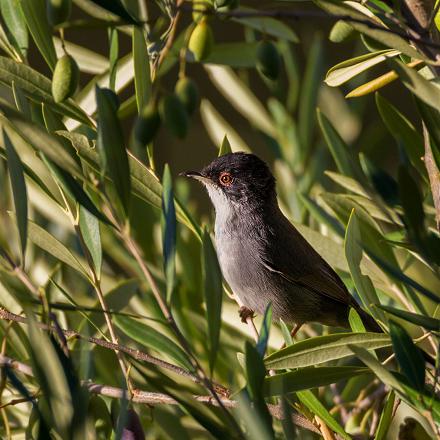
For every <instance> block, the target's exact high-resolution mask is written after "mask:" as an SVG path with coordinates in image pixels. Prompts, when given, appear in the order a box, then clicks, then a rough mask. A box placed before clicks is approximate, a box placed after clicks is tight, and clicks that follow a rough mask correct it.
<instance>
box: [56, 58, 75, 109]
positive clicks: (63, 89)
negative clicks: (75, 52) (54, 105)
mask: <svg viewBox="0 0 440 440" xmlns="http://www.w3.org/2000/svg"><path fill="white" fill-rule="evenodd" d="M78 81H79V68H78V64H76V61H75V60H74V58H73V57H71V56H70V55H64V56H63V57H61V58H60V59H59V60H58V61H57V64H56V66H55V70H54V72H53V77H52V96H53V99H54V101H55V102H63V101H65V100H66V99H67V98H70V97H71V96H72V95H73V94H74V93H75V91H76V89H77V87H78Z"/></svg>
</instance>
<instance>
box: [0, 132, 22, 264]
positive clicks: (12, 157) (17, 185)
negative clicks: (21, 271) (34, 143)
mask: <svg viewBox="0 0 440 440" xmlns="http://www.w3.org/2000/svg"><path fill="white" fill-rule="evenodd" d="M3 142H4V144H5V148H6V156H7V159H8V168H9V177H10V180H11V187H12V195H13V198H14V207H15V214H16V218H17V227H18V233H19V236H20V245H21V262H22V265H23V264H24V260H25V253H26V242H27V230H28V199H27V191H26V183H25V181H24V173H23V165H22V163H21V160H20V157H19V155H18V154H17V152H16V151H15V148H14V146H13V145H12V142H11V140H10V138H9V136H8V134H7V133H6V131H5V130H3Z"/></svg>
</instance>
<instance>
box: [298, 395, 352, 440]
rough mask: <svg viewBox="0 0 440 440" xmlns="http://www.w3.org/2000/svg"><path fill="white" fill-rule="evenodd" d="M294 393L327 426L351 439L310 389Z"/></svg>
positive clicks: (343, 436)
mask: <svg viewBox="0 0 440 440" xmlns="http://www.w3.org/2000/svg"><path fill="white" fill-rule="evenodd" d="M296 395H297V397H298V399H299V401H300V402H301V403H302V404H303V405H305V406H306V407H307V408H308V409H309V410H310V411H311V412H312V413H313V414H315V415H317V416H318V417H319V418H321V419H322V420H323V421H324V422H325V424H326V425H327V426H328V427H329V428H331V429H332V430H333V431H335V432H336V433H338V434H339V435H340V436H341V437H342V438H344V439H346V440H350V439H351V437H350V436H349V435H348V434H347V433H346V432H345V431H344V428H342V426H341V425H340V424H339V423H338V422H337V421H336V420H335V418H334V417H333V416H332V415H331V414H330V413H329V412H328V411H327V408H326V407H325V406H324V405H323V404H322V403H321V402H320V401H319V399H318V398H317V397H316V396H315V395H314V394H313V392H312V391H310V390H306V391H298V392H297V393H296Z"/></svg>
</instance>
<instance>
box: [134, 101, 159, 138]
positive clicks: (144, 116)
mask: <svg viewBox="0 0 440 440" xmlns="http://www.w3.org/2000/svg"><path fill="white" fill-rule="evenodd" d="M159 127H160V116H159V112H158V110H157V108H156V106H155V105H153V104H147V105H146V106H145V107H144V108H143V109H142V110H141V113H140V114H139V116H138V118H137V119H136V122H135V125H134V137H135V139H136V140H137V141H138V142H139V143H140V144H142V145H148V144H149V143H150V142H151V141H152V140H153V138H154V136H155V135H156V133H157V130H158V129H159Z"/></svg>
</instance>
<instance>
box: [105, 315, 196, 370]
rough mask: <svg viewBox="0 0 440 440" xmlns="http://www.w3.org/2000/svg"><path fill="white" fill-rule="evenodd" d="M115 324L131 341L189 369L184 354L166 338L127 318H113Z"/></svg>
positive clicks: (151, 328)
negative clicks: (164, 355)
mask: <svg viewBox="0 0 440 440" xmlns="http://www.w3.org/2000/svg"><path fill="white" fill-rule="evenodd" d="M113 320H114V322H115V324H116V325H117V326H118V327H119V328H120V329H121V330H122V331H123V332H124V333H125V334H126V335H127V336H128V337H129V338H131V339H133V340H134V341H136V342H137V343H139V344H141V345H143V346H144V347H148V348H151V349H153V350H155V351H157V352H158V353H161V354H166V355H167V356H169V357H170V358H171V359H173V360H174V361H175V362H177V363H178V364H179V365H180V366H182V367H184V368H188V369H191V363H190V362H189V360H188V358H187V356H186V354H185V352H184V351H183V350H182V349H181V348H180V347H179V346H178V345H177V344H176V343H175V342H174V341H172V340H171V339H170V338H168V336H165V335H163V334H162V333H160V332H158V331H157V330H155V329H154V328H153V327H150V326H148V325H146V324H143V323H141V322H139V321H137V320H135V319H132V318H129V317H128V316H114V317H113Z"/></svg>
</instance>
